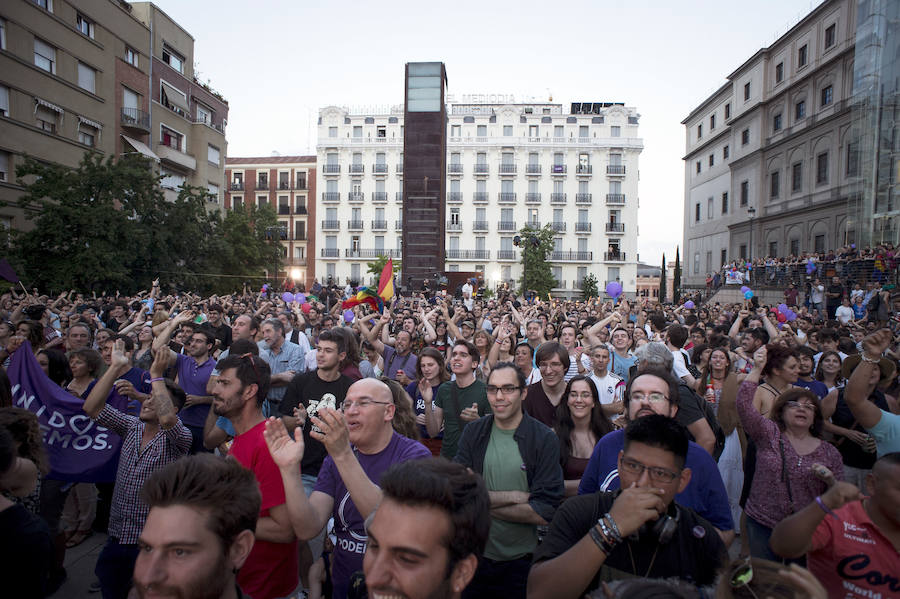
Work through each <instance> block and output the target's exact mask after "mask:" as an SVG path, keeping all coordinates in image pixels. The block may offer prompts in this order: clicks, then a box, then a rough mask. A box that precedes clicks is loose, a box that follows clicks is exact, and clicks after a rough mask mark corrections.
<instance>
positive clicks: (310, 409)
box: [306, 393, 337, 433]
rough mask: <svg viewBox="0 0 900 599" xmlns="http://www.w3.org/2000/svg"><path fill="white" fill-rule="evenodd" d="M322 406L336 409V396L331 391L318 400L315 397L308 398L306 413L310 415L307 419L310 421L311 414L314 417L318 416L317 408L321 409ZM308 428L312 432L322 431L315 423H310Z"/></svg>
mask: <svg viewBox="0 0 900 599" xmlns="http://www.w3.org/2000/svg"><path fill="white" fill-rule="evenodd" d="M322 408H331V409H332V410H336V409H337V398H336V397H335V396H334V395H333V394H331V393H326V394H325V395H323V396H322V397H321V398H320V399H318V400H315V399H311V400H309V405H308V406H307V407H306V413H307V414H308V415H309V417H310V420H309V421H310V423H311V422H312V419H311V417H312V416H315V417H316V418H318V414H319V410H321V409H322ZM310 430H311V431H312V432H314V433H321V432H322V429H320V428H319V427H318V426H316V425H315V424H313V425H312V428H311V429H310Z"/></svg>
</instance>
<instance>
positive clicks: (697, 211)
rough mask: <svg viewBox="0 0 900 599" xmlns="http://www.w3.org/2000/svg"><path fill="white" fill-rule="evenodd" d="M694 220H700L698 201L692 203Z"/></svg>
mask: <svg viewBox="0 0 900 599" xmlns="http://www.w3.org/2000/svg"><path fill="white" fill-rule="evenodd" d="M694 222H697V223H699V222H700V202H697V203H696V204H694Z"/></svg>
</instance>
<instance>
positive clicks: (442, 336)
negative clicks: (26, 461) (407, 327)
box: [430, 320, 451, 358]
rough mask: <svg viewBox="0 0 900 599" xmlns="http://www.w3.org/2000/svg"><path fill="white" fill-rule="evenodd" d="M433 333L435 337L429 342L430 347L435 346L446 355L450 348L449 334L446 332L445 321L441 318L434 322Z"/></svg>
mask: <svg viewBox="0 0 900 599" xmlns="http://www.w3.org/2000/svg"><path fill="white" fill-rule="evenodd" d="M434 334H435V339H434V341H432V342H431V343H430V345H431V347H433V348H435V349H436V350H438V351H439V352H441V353H442V354H444V357H445V358H446V357H447V352H448V351H449V350H450V346H451V343H450V334H449V333H448V332H447V323H446V322H444V321H443V320H438V321H437V322H436V323H435V324H434Z"/></svg>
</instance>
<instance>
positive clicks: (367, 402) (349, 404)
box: [341, 399, 393, 412]
mask: <svg viewBox="0 0 900 599" xmlns="http://www.w3.org/2000/svg"><path fill="white" fill-rule="evenodd" d="M373 404H378V405H382V406H387V405H393V402H390V401H375V400H374V399H360V400H357V401H345V402H344V403H343V404H341V412H346V411H347V410H349V409H351V408H359V409H360V410H363V409H365V408H367V407H369V406H371V405H373Z"/></svg>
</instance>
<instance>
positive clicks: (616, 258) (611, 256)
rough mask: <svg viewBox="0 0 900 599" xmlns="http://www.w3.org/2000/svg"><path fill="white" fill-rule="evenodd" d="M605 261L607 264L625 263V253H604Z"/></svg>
mask: <svg viewBox="0 0 900 599" xmlns="http://www.w3.org/2000/svg"><path fill="white" fill-rule="evenodd" d="M603 259H604V260H606V261H607V262H625V252H603Z"/></svg>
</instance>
